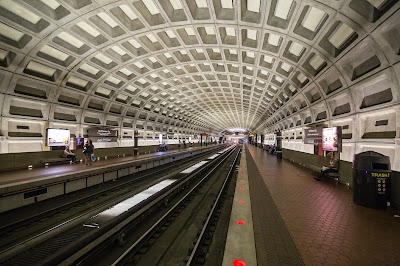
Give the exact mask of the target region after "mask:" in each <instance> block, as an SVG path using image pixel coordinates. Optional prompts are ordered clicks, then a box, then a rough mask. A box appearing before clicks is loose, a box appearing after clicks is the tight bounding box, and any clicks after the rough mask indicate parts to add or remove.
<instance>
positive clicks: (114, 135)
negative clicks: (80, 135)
mask: <svg viewBox="0 0 400 266" xmlns="http://www.w3.org/2000/svg"><path fill="white" fill-rule="evenodd" d="M87 133H88V137H89V138H90V139H91V140H93V141H95V142H117V140H118V131H117V130H112V129H102V128H89V129H88V130H87Z"/></svg>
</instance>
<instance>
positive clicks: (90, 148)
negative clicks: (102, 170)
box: [83, 139, 94, 166]
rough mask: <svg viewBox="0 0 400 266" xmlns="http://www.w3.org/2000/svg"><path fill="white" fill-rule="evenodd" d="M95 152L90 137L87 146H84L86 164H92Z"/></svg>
mask: <svg viewBox="0 0 400 266" xmlns="http://www.w3.org/2000/svg"><path fill="white" fill-rule="evenodd" d="M93 153H94V146H93V142H92V141H91V140H90V139H89V140H87V141H86V143H85V147H84V148H83V154H85V164H86V166H88V165H92V163H91V161H92V159H91V157H92V155H93Z"/></svg>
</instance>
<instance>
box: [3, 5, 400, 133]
mask: <svg viewBox="0 0 400 266" xmlns="http://www.w3.org/2000/svg"><path fill="white" fill-rule="evenodd" d="M398 9H399V3H398V1H397V0H321V1H313V0H268V1H264V0H233V1H232V0H213V1H211V0H123V1H122V0H120V1H113V0H63V1H61V0H24V1H22V0H21V1H17V0H2V1H0V68H1V70H0V71H1V72H0V81H1V85H0V102H2V105H0V107H2V108H1V109H2V116H3V117H24V118H28V119H29V118H31V119H39V120H41V119H42V120H51V121H64V122H65V121H68V122H70V123H81V124H89V125H90V124H101V125H108V126H119V127H133V128H134V127H135V123H137V122H138V121H139V122H138V123H140V121H144V123H145V122H146V121H153V122H159V123H160V124H163V123H164V122H165V121H166V120H177V121H181V122H180V124H179V126H181V127H183V128H186V129H188V132H189V131H190V132H202V131H213V132H218V131H223V130H225V129H229V128H243V129H248V130H257V129H262V128H266V127H269V126H272V125H274V124H276V123H277V122H278V121H279V120H280V119H282V118H284V117H286V116H290V115H293V114H295V113H297V112H299V111H300V110H301V109H303V108H307V107H310V106H312V105H314V104H317V105H316V106H317V107H316V108H317V109H318V108H320V107H318V103H317V102H318V100H319V99H328V98H329V97H331V96H332V94H331V93H333V92H334V91H336V90H338V89H343V88H347V87H349V86H351V85H352V84H353V83H354V82H356V81H357V79H358V78H360V77H361V76H363V75H365V74H367V73H370V72H371V71H373V70H374V69H376V68H379V67H382V66H388V65H389V64H390V59H387V60H386V58H389V57H390V53H394V54H396V52H397V54H398V51H396V45H397V49H398V39H397V44H396V41H395V40H396V35H393V36H387V37H386V41H385V42H384V44H383V45H382V46H380V44H379V41H380V39H381V37H382V35H381V34H380V32H381V31H382V29H381V28H382V27H381V28H380V24H381V22H382V21H389V22H388V23H387V24H390V25H395V26H394V28H397V29H398V22H397V21H398V19H399V16H398V12H397V11H398ZM389 28H390V27H389ZM392 28H393V27H391V28H390V29H392ZM394 34H399V33H398V31H395V33H394ZM389 35H390V34H389ZM397 36H399V35H397ZM393 38H394V41H393ZM390 45H392V46H391V47H390ZM383 46H384V47H383ZM387 47H389V48H391V49H388V50H389V51H388V52H386V51H385V50H386V49H387ZM349 51H352V52H351V54H350V57H346V56H347V54H349ZM393 51H394V52H393ZM346 58H348V59H346ZM360 58H361V59H360ZM362 58H364V59H362ZM346 60H347V61H346ZM385 60H386V61H385ZM349 66H350V67H349ZM335 101H336V102H338V103H336V107H338V106H340V101H341V100H340V99H337V100H335ZM321 106H322V107H321V108H322V111H321V113H323V110H324V109H326V108H327V107H326V106H327V105H321ZM321 108H320V109H321ZM343 108H344V107H343ZM333 113H334V111H333V110H331V111H329V112H328V114H326V113H325V117H324V118H327V116H331V115H333ZM322 116H323V115H322ZM126 118H132V119H133V120H135V121H134V123H133V124H131V123H125V122H124V121H126Z"/></svg>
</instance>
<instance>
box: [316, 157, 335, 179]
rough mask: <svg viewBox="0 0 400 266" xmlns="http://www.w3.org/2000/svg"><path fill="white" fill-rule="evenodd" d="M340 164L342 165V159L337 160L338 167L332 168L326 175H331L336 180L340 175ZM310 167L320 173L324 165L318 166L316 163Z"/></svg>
mask: <svg viewBox="0 0 400 266" xmlns="http://www.w3.org/2000/svg"><path fill="white" fill-rule="evenodd" d="M339 165H340V161H338V162H337V166H336V168H332V169H331V170H330V172H328V173H325V174H324V176H326V177H329V178H334V179H335V180H338V179H339V177H340V174H339ZM308 167H309V168H310V169H311V170H313V171H315V172H318V173H320V172H321V169H322V167H318V166H315V165H309V166H308Z"/></svg>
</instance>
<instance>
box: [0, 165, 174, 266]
mask: <svg viewBox="0 0 400 266" xmlns="http://www.w3.org/2000/svg"><path fill="white" fill-rule="evenodd" d="M174 168H176V166H174ZM161 171H163V172H165V167H164V168H163V169H162V170H161ZM171 176H172V175H168V176H165V177H164V178H162V179H163V180H165V179H168V178H170V177H171ZM160 180H161V179H160ZM157 182H158V181H153V182H152V183H153V184H152V185H154V184H156V183H157ZM150 186H151V185H150ZM136 193H137V192H136ZM132 194H135V193H132ZM125 198H127V197H125ZM160 198H163V197H160ZM120 200H122V199H120ZM114 204H115V203H114ZM152 205H157V202H155V203H152V204H150V205H149V206H150V207H151V206H152ZM150 207H149V208H150ZM106 208H107V207H104V208H103V209H106ZM108 208H109V206H108ZM134 210H135V212H134V215H128V216H129V217H124V215H122V216H121V217H122V218H124V219H125V218H128V219H126V221H125V222H123V223H118V224H119V226H121V224H122V225H123V226H125V225H126V224H129V223H130V222H132V220H133V219H136V218H138V217H140V216H141V215H142V214H143V213H145V211H146V210H145V209H143V204H138V206H136V207H135V209H134ZM130 213H131V212H130ZM89 214H90V215H93V211H92V212H91V213H86V217H85V218H87V216H88V215H89ZM90 215H89V216H90ZM82 218H84V217H83V216H82V215H81V216H80V217H75V218H73V219H70V220H68V221H66V222H64V223H62V224H60V225H58V226H56V227H53V228H51V229H49V230H47V231H45V232H43V233H41V236H43V237H42V238H41V239H40V240H38V237H37V236H36V237H33V238H31V239H29V240H26V241H24V242H23V243H20V244H19V247H20V248H21V249H23V247H25V246H30V248H29V249H27V250H24V251H22V250H21V251H22V252H15V249H14V252H8V253H6V254H7V255H5V256H4V257H5V259H4V260H3V262H2V263H3V264H5V265H54V263H59V262H60V261H62V260H63V259H66V258H68V257H69V256H70V255H67V254H71V253H74V251H73V250H74V249H75V248H76V243H79V244H80V245H81V246H82V245H83V246H84V245H90V243H91V242H92V241H94V240H97V239H99V238H100V239H101V238H102V237H103V238H104V237H105V238H108V237H109V236H110V234H111V233H109V230H108V229H109V228H114V229H115V228H116V227H115V224H114V222H111V223H109V224H108V225H107V226H105V227H104V228H103V227H102V228H101V229H100V230H93V227H96V226H95V225H93V226H91V225H90V224H89V225H87V224H86V225H85V226H82V222H81V221H82ZM119 220H120V219H119ZM74 221H75V222H74ZM114 231H115V230H114ZM99 233H101V234H102V235H103V236H102V237H99ZM114 233H115V232H113V233H112V234H114ZM102 241H103V240H102ZM102 241H100V242H102ZM39 243H40V245H38V244H39ZM82 250H83V249H82ZM13 253H14V254H13ZM9 254H13V255H14V256H8V255H9ZM0 261H2V259H1V258H0Z"/></svg>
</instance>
